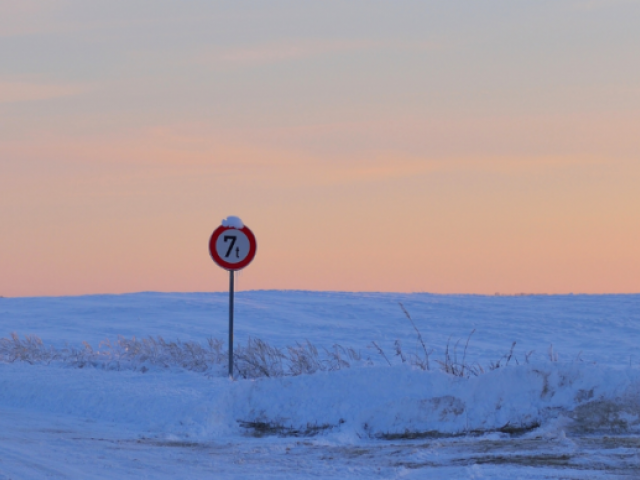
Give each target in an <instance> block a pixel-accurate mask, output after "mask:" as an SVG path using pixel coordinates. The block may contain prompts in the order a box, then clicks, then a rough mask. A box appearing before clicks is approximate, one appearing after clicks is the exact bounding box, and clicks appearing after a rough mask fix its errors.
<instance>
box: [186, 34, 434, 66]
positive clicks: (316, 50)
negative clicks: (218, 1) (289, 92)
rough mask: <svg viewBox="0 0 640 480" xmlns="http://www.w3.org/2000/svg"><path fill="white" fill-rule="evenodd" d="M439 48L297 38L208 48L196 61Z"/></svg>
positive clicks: (232, 62)
mask: <svg viewBox="0 0 640 480" xmlns="http://www.w3.org/2000/svg"><path fill="white" fill-rule="evenodd" d="M436 48H438V45H437V44H435V43H429V42H402V41H396V40H368V39H342V40H296V41H284V42H272V43H267V44H264V43H260V44H255V45H246V46H241V47H232V48H223V47H215V48H209V49H207V50H206V51H203V52H200V53H198V54H197V55H196V56H195V57H193V60H194V61H195V62H196V63H207V64H210V63H216V64H221V65H226V66H231V67H251V66H259V65H268V64H274V63H281V62H287V61H293V60H303V59H308V58H313V57H318V56H322V55H333V54H344V53H351V52H358V51H367V50H376V49H393V50H414V51H427V50H434V49H436Z"/></svg>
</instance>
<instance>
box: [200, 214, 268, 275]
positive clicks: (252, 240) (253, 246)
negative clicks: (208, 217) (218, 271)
mask: <svg viewBox="0 0 640 480" xmlns="http://www.w3.org/2000/svg"><path fill="white" fill-rule="evenodd" d="M228 230H240V231H241V232H242V233H244V234H245V235H246V236H247V238H248V239H249V254H248V255H247V256H246V258H245V259H244V260H242V261H241V262H238V263H229V262H225V261H224V260H223V259H222V258H220V255H218V252H217V251H216V241H217V240H218V237H219V236H220V235H222V234H223V233H224V232H226V231H228ZM257 250H258V244H257V242H256V237H255V235H254V234H253V232H252V231H251V230H249V227H247V226H244V227H242V228H233V227H225V226H223V225H220V226H219V227H218V228H216V229H215V230H214V231H213V233H212V234H211V238H210V239H209V254H210V255H211V258H212V259H213V261H214V262H216V263H217V264H218V266H220V267H222V268H224V269H225V270H230V271H236V270H242V269H243V268H244V267H246V266H247V265H249V264H250V263H251V261H252V260H253V258H254V257H255V256H256V251H257Z"/></svg>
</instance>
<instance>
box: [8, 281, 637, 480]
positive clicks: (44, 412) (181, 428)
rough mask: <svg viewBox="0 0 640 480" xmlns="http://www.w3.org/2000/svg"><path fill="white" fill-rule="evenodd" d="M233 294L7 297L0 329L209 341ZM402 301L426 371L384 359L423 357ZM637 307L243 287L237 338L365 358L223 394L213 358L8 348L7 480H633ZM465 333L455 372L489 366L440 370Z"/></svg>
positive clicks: (596, 299) (65, 338)
mask: <svg viewBox="0 0 640 480" xmlns="http://www.w3.org/2000/svg"><path fill="white" fill-rule="evenodd" d="M226 302H227V297H226V295H225V294H157V293H142V294H133V295H117V296H85V297H65V298H23V299H13V298H4V299H3V298H0V337H4V338H7V339H8V338H10V333H11V332H17V333H18V334H20V335H27V334H31V335H37V336H39V337H40V338H41V339H42V345H43V347H42V348H44V347H49V346H51V347H54V348H55V349H57V351H63V350H64V349H69V347H77V348H85V347H83V346H82V342H87V343H88V344H89V345H90V346H91V347H92V348H93V349H94V350H95V351H98V350H100V349H101V348H103V347H101V346H100V342H102V341H104V340H105V339H109V340H110V341H112V342H113V341H115V340H116V339H117V336H118V335H122V336H124V337H126V338H131V337H133V336H136V337H137V338H141V337H147V336H150V335H152V336H157V335H160V336H162V337H163V338H164V339H165V340H167V341H172V340H175V339H181V340H182V341H195V342H198V343H202V344H204V343H205V340H206V338H207V337H217V338H220V339H225V336H226V328H227V303H226ZM398 302H402V303H403V304H404V305H405V307H406V308H407V310H408V311H409V312H410V314H411V316H412V318H413V319H414V321H415V323H416V326H417V327H418V328H419V330H420V331H421V333H422V336H423V338H424V340H425V343H426V344H427V345H428V347H429V349H433V352H432V353H431V356H430V359H431V369H430V370H429V371H423V370H422V369H420V368H418V367H416V366H411V365H409V364H408V363H404V364H403V363H402V361H401V359H400V357H399V356H396V355H394V353H395V350H394V341H395V340H396V339H398V340H400V341H401V343H402V346H403V350H404V352H405V354H406V355H407V356H408V355H411V354H420V352H421V348H422V347H421V346H420V345H419V343H418V342H417V337H416V334H415V330H414V329H413V327H412V325H411V323H410V322H409V320H408V319H407V318H406V317H405V316H404V314H403V312H402V310H401V309H400V308H399V306H398ZM638 307H640V295H617V296H613V295H607V296H578V295H576V296H571V295H569V296H522V297H484V296H458V295H455V296H454V295H447V296H439V295H429V294H410V295H399V294H351V293H312V292H285V291H275V292H241V293H239V294H238V297H237V310H236V340H237V342H238V343H239V344H240V345H244V344H246V342H247V340H248V339H249V337H253V338H256V337H257V338H261V339H263V340H265V341H267V342H269V343H270V344H272V345H274V346H276V347H279V348H282V349H284V348H285V347H286V346H291V345H295V343H296V342H302V341H305V340H307V339H308V340H309V341H310V342H312V343H313V344H314V345H316V346H318V348H321V347H326V348H327V349H331V348H332V347H333V345H334V344H340V345H342V346H344V347H352V348H353V349H354V350H355V351H358V352H359V353H360V354H361V359H360V360H359V361H353V360H352V359H348V360H349V362H350V364H351V368H346V367H345V366H343V367H342V368H341V369H340V370H338V371H324V372H318V373H315V374H312V375H300V376H284V377H278V378H260V379H255V380H246V379H239V380H236V381H234V382H231V381H229V380H228V379H227V378H225V377H224V373H223V372H224V365H217V366H216V365H214V366H213V367H212V368H209V369H206V370H205V371H190V370H188V369H185V368H183V367H181V366H180V365H168V367H167V368H164V367H161V366H158V364H153V363H148V362H147V363H144V362H143V363H144V365H143V366H145V365H148V366H149V368H146V367H145V368H140V365H136V363H135V359H134V361H133V362H131V361H129V362H128V363H126V362H122V363H120V362H113V361H109V362H102V363H100V362H94V363H91V362H88V363H75V364H74V363H73V362H69V361H68V359H67V360H65V361H57V360H54V361H51V360H47V361H39V360H37V358H36V359H35V360H34V359H33V358H31V360H30V362H31V363H29V362H25V361H21V360H20V359H19V358H18V359H16V357H15V356H14V357H11V356H10V355H9V353H10V351H9V350H7V345H10V342H9V343H7V342H5V343H4V344H3V345H4V347H3V348H4V350H3V351H2V352H4V353H2V352H0V358H3V359H4V362H0V479H3V478H11V479H28V478H83V479H84V478H86V479H91V478H246V477H248V476H252V477H256V478H330V477H331V478H333V477H335V478H435V479H440V478H441V479H452V478H478V479H480V478H504V479H518V478H522V479H542V478H550V479H556V478H566V479H589V478H594V479H603V478H640V454H639V450H638V447H639V446H640V367H638V363H639V362H640V356H638V353H637V348H636V346H637V345H638V339H639V338H640V309H639V308H638ZM473 329H475V330H476V332H475V334H474V335H473V336H472V337H471V340H470V342H469V347H468V349H467V353H466V357H465V364H468V365H469V366H474V365H475V366H478V365H480V366H482V367H483V368H484V370H485V372H486V373H483V374H480V375H478V376H474V375H472V374H469V372H467V375H468V378H467V377H458V376H453V375H448V374H446V373H444V372H442V371H441V369H440V368H439V367H438V363H437V360H440V361H443V360H444V352H445V348H446V345H447V342H448V340H449V337H451V341H450V352H451V351H452V349H453V346H454V345H455V342H457V341H458V340H461V342H460V344H459V346H458V349H457V352H456V353H457V355H458V357H459V360H460V358H461V357H462V355H463V349H464V344H465V342H466V339H467V337H468V335H469V333H470V332H471V331H472V330H473ZM372 341H375V342H376V343H377V344H378V345H379V346H380V347H381V348H382V349H383V350H384V351H385V353H386V355H387V357H388V359H389V361H390V362H391V363H392V364H393V365H392V366H389V365H388V364H387V362H386V360H384V358H383V357H381V356H380V355H379V354H378V353H377V352H376V349H375V348H372V346H371V342H372ZM514 341H515V342H516V346H515V348H514V351H513V352H514V355H513V357H512V359H511V360H510V363H509V365H505V359H506V357H505V355H506V354H508V352H509V351H510V348H511V345H512V343H513V342H514ZM551 344H553V351H550V345H551ZM85 351H86V349H85ZM532 351H533V353H530V352H532ZM556 355H557V357H556ZM526 356H528V361H527V360H526V358H525V357H526ZM20 358H23V357H20ZM136 358H137V357H136ZM556 358H557V361H552V360H556ZM112 360H113V359H112ZM369 360H370V361H369ZM497 361H501V365H502V366H501V367H500V368H498V369H494V370H491V369H490V368H489V365H490V364H491V363H494V364H495V363H496V362H497ZM81 365H82V366H83V368H79V366H81ZM218 367H219V368H218ZM143 370H145V371H146V373H143Z"/></svg>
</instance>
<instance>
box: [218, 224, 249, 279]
mask: <svg viewBox="0 0 640 480" xmlns="http://www.w3.org/2000/svg"><path fill="white" fill-rule="evenodd" d="M256 249H257V244H256V237H255V236H254V235H253V232H252V231H251V230H249V228H248V227H246V226H243V227H242V228H235V227H226V226H223V225H220V226H219V227H218V228H216V230H215V231H214V232H213V234H212V235H211V239H210V240H209V253H210V254H211V258H213V261H214V262H216V263H217V264H218V265H219V266H221V267H222V268H224V269H225V270H230V271H234V270H241V269H243V268H244V267H246V266H247V265H249V264H250V263H251V261H252V260H253V257H255V256H256Z"/></svg>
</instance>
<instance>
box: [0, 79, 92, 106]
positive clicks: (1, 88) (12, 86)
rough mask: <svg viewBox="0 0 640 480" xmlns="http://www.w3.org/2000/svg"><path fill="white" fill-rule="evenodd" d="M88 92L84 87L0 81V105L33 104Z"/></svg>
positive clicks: (86, 87)
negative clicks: (38, 101)
mask: <svg viewBox="0 0 640 480" xmlns="http://www.w3.org/2000/svg"><path fill="white" fill-rule="evenodd" d="M87 90H88V86H86V85H74V84H67V85H57V84H45V83H29V82H16V81H13V82H3V81H0V104H3V103H17V102H33V101H37V100H49V99H53V98H60V97H68V96H72V95H78V94H81V93H83V92H85V91H87Z"/></svg>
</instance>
